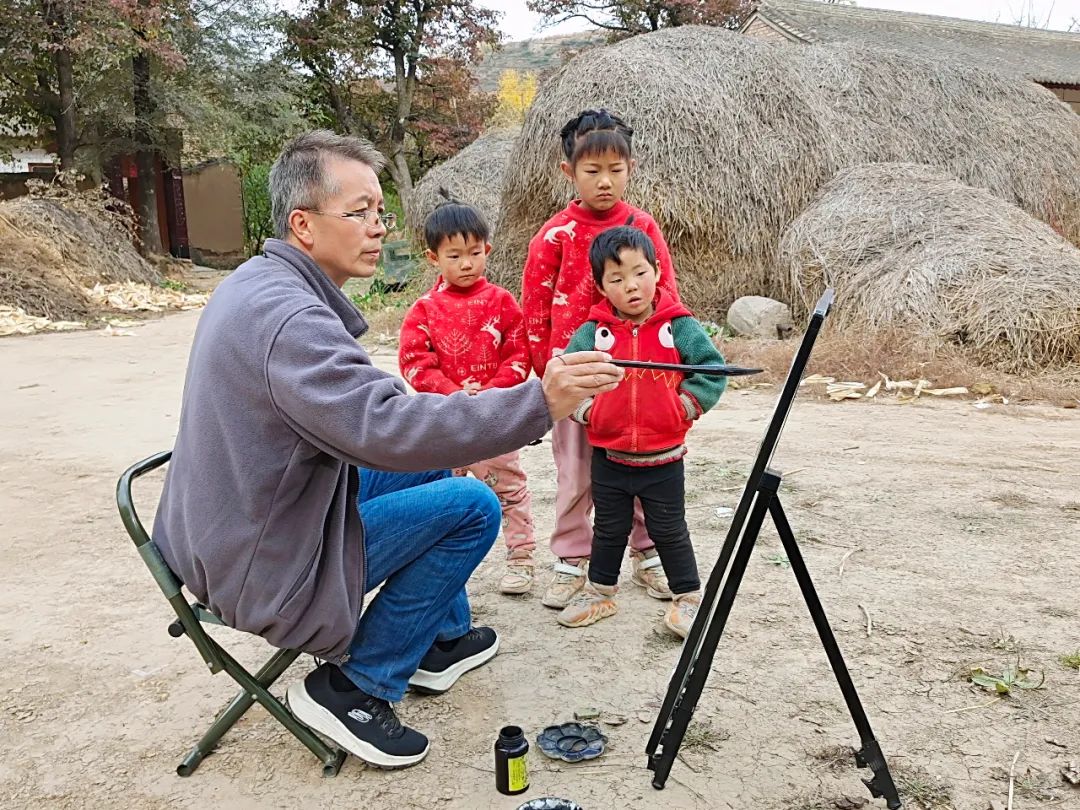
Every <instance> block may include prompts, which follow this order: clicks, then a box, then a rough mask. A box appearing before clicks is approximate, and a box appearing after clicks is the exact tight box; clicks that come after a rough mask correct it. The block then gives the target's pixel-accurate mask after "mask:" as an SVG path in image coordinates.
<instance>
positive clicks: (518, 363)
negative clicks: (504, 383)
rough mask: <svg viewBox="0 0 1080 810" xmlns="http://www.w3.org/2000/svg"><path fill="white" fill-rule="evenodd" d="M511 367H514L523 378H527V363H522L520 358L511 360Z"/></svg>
mask: <svg viewBox="0 0 1080 810" xmlns="http://www.w3.org/2000/svg"><path fill="white" fill-rule="evenodd" d="M510 368H512V369H513V370H514V371H515V372H517V373H518V374H520V375H521V379H525V376H526V371H525V364H524V363H522V362H521V361H520V360H514V361H513V362H511V363H510Z"/></svg>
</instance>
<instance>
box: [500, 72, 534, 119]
mask: <svg viewBox="0 0 1080 810" xmlns="http://www.w3.org/2000/svg"><path fill="white" fill-rule="evenodd" d="M495 95H496V97H497V98H498V106H497V107H496V109H495V116H494V118H493V119H492V123H493V124H495V125H497V126H511V125H520V124H522V123H523V122H524V121H525V113H527V112H528V111H529V107H531V106H532V103H533V99H534V98H535V97H536V74H535V73H533V72H532V71H526V72H525V73H519V72H518V71H516V70H504V71H503V72H502V74H501V75H500V76H499V89H498V90H497V91H496V94H495Z"/></svg>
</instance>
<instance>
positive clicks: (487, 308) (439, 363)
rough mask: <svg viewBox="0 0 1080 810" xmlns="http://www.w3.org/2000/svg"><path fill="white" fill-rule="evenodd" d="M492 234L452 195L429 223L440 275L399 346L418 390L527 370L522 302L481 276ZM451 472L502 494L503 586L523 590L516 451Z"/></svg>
mask: <svg viewBox="0 0 1080 810" xmlns="http://www.w3.org/2000/svg"><path fill="white" fill-rule="evenodd" d="M443 194H444V196H447V195H446V193H445V191H444V192H443ZM489 236H490V231H489V229H488V225H487V223H486V222H485V221H484V218H483V216H482V215H481V214H480V212H479V211H477V210H476V209H475V208H473V207H472V206H471V205H464V204H462V203H459V202H457V201H454V200H450V199H447V201H446V202H444V203H442V204H441V205H439V206H438V207H437V208H436V209H435V210H434V211H433V212H432V213H431V214H430V215H429V216H428V218H427V220H426V221H425V223H424V240H425V242H426V243H427V246H428V249H427V258H428V260H429V261H430V262H432V264H434V265H436V266H437V267H438V269H439V272H440V275H439V277H438V278H437V279H436V281H435V286H434V287H433V288H432V289H431V290H430V291H428V292H427V293H425V294H424V295H422V296H421V297H420V298H419V299H418V300H417V301H416V303H415V304H413V305H412V307H411V308H410V309H409V312H408V314H407V315H406V316H405V321H404V323H402V325H401V335H400V340H399V348H398V364H399V366H400V368H401V374H402V376H403V377H404V378H405V380H406V381H407V382H408V383H409V384H410V385H411V386H412V387H413V388H415V389H416V390H417V391H423V392H427V393H434V394H453V393H456V392H457V391H465V392H467V393H469V394H475V393H476V392H477V391H483V390H484V389H487V388H510V387H511V386H514V385H517V384H518V383H520V382H523V381H524V380H525V378H526V377H527V376H528V374H529V358H528V352H527V351H526V348H525V333H524V329H523V328H522V318H521V309H520V308H519V307H518V304H517V301H516V300H515V299H514V296H512V295H511V294H510V293H509V292H507V291H506V290H504V289H503V288H502V287H499V286H498V285H496V284H492V283H491V282H490V281H488V280H487V279H486V278H484V271H485V268H486V264H487V255H488V253H489V252H490V251H491V243H490V242H489V241H488V239H489ZM454 472H455V473H456V474H458V475H465V474H466V473H467V472H471V473H472V474H473V475H474V476H475V477H476V478H478V479H480V480H481V481H483V482H485V483H486V484H487V485H488V486H490V487H491V488H492V489H493V490H494V491H495V494H496V495H498V496H499V503H500V504H501V505H502V513H503V538H504V540H505V542H506V548H507V564H508V570H507V572H506V574H505V575H504V576H503V577H502V579H501V581H500V582H499V590H500V591H502V592H503V593H524V592H525V591H527V590H528V588H529V585H530V584H531V581H532V580H531V577H528V578H523V577H522V576H521V574H520V573H519V572H518V566H519V563H520V562H521V561H522V560H527V561H528V562H529V564H530V565H531V563H532V553H533V549H534V548H535V547H536V543H535V540H534V538H533V521H532V514H531V512H530V501H531V497H530V495H529V488H528V484H527V480H526V477H525V471H524V470H523V469H522V467H521V461H520V459H519V454H518V452H517V451H514V452H512V453H507V454H505V455H502V456H498V457H497V458H493V459H488V460H486V461H481V462H478V463H476V464H473V465H470V466H469V467H467V468H464V469H461V470H455V471H454Z"/></svg>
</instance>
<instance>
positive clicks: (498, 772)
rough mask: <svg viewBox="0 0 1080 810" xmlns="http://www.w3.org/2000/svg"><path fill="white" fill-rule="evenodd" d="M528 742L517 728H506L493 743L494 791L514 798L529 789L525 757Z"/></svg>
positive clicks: (527, 751)
mask: <svg viewBox="0 0 1080 810" xmlns="http://www.w3.org/2000/svg"><path fill="white" fill-rule="evenodd" d="M527 753H529V741H528V740H526V739H525V734H524V732H523V731H522V730H521V729H520V728H519V727H517V726H506V727H504V728H503V729H502V730H500V731H499V739H497V740H496V741H495V789H496V790H498V791H499V793H505V794H506V795H507V796H516V795H517V794H519V793H524V792H525V791H526V790H528V789H529V769H528V766H526V764H525V755H526V754H527Z"/></svg>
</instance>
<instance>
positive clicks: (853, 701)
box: [646, 289, 901, 810]
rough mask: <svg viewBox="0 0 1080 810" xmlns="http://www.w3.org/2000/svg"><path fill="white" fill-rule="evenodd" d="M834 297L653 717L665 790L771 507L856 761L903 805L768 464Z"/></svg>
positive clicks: (652, 765) (817, 320) (799, 362)
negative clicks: (843, 707)
mask: <svg viewBox="0 0 1080 810" xmlns="http://www.w3.org/2000/svg"><path fill="white" fill-rule="evenodd" d="M832 303H833V291H832V290H831V289H829V290H826V291H825V294H824V295H823V296H821V299H820V300H819V301H818V303H817V306H816V307H815V308H814V313H813V315H812V316H811V318H810V325H809V326H808V327H807V330H806V335H805V336H804V337H803V341H802V344H801V345H800V346H799V350H798V352H797V353H796V354H795V359H794V360H793V361H792V363H791V370H790V371H789V372H788V376H787V379H786V380H785V382H784V387H783V390H782V391H781V393H780V398H779V400H778V401H777V403H776V410H775V411H773V416H772V419H771V420H770V421H769V426H768V428H767V429H766V431H765V438H764V439H763V440H762V442H761V446H760V447H759V448H758V454H757V457H756V459H755V460H754V466H753V468H752V470H751V472H750V478H749V480H748V481H747V483H746V488H745V489H744V490H743V494H742V497H741V498H740V500H739V505H738V507H737V508H736V510H735V515H734V517H733V518H732V521H731V528H730V529H729V530H728V534H727V538H726V539H725V540H724V545H723V548H721V550H720V557H719V559H718V560H717V563H716V566H715V567H714V568H713V571H712V574H711V575H710V576H709V581H708V583H707V584H706V586H705V592H704V594H703V595H702V600H701V607H700V608H699V609H698V615H697V619H696V620H695V621H694V624H693V626H692V627H691V628H690V633H689V635H688V636H687V638H686V641H685V643H684V644H683V648H682V654H681V656H680V657H679V663H678V665H677V666H676V668H675V672H674V673H673V674H672V676H671V682H670V683H669V684H668V691H667V695H666V696H665V697H664V703H663V706H661V708H660V716H659V717H657V719H656V724H655V725H654V726H653V731H652V735H651V736H650V737H649V744H648V746H647V747H646V753H647V754H648V755H649V762H648V766H649V769H650V770H652V771H653V781H652V784H653V787H655V788H656V789H657V790H662V789H663V787H664V784H665V782H666V781H667V778H668V774H669V773H670V772H671V766H672V764H673V763H674V761H675V757H676V756H677V755H678V753H679V746H680V745H681V744H682V740H683V736H684V735H685V734H686V728H687V726H688V725H689V724H690V719H691V717H693V714H694V709H695V708H696V707H697V702H698V699H699V698H700V697H701V691H702V689H704V687H705V680H706V678H708V675H709V670H710V668H711V667H712V660H713V655H714V654H715V653H716V646H717V644H718V643H719V642H720V637H721V636H722V635H723V632H724V626H725V624H727V619H728V615H729V614H730V613H731V606H732V604H733V603H734V601H735V595H736V593H737V592H738V590H739V585H740V584H741V582H742V578H743V574H744V573H745V572H746V566H747V564H748V563H749V562H750V556H751V554H752V553H753V550H754V544H755V543H756V542H757V538H758V533H759V532H760V531H761V524H762V523H763V522H764V520H765V514H766V513H768V514H769V515H770V516H771V518H772V521H773V523H774V524H775V526H776V531H777V533H778V534H779V535H780V540H781V542H782V543H783V545H784V551H785V552H786V553H787V557H788V561H789V562H790V564H791V570H792V571H793V572H794V574H795V579H796V581H797V582H798V583H799V589H800V590H801V591H802V595H803V599H805V600H806V606H807V607H808V608H809V610H810V616H811V618H812V619H813V621H814V626H815V627H816V628H817V632H818V636H819V637H820V638H821V643H822V645H823V646H824V648H825V654H826V655H827V656H828V658H829V664H830V665H832V669H833V673H834V674H835V675H836V680H837V683H838V684H839V685H840V691H841V692H842V693H843V696H844V701H845V702H846V703H847V707H848V712H849V713H850V714H851V719H852V720H853V721H854V723H855V728H856V729H857V730H858V732H859V739H860V741H861V743H862V747H861V748H860V749H858V750H857V751H855V752H854V755H855V762H856V764H857V765H858V766H859V767H860V768H867V767H869V768H870V769H871V770H872V771H873V776H872V777H871V778H869V779H864V780H863V781H864V782H865V784H866V786H867V788H869V790H870V793H871V795H872V796H873V797H874V798H878V797H881V796H884V797H885V800H886V803H887V804H888V806H889V808H890V810H898V809H899V808H900V807H901V803H900V796H899V795H898V793H897V791H896V785H895V784H893V779H892V774H890V773H889V766H888V765H887V764H886V762H885V756H884V755H883V754H882V752H881V746H880V745H879V744H878V741H877V739H875V737H874V732H873V730H872V729H871V728H870V721H869V720H868V719H867V717H866V712H865V711H864V710H863V706H862V702H861V701H860V700H859V695H858V693H857V692H856V691H855V685H854V684H853V683H852V682H851V675H850V674H849V673H848V669H847V665H846V664H845V663H844V656H843V654H842V653H841V652H840V647H839V645H838V644H837V643H836V636H835V635H833V631H832V628H831V627H830V626H829V620H828V619H827V618H826V616H825V610H824V608H823V607H822V606H821V600H820V599H819V598H818V595H817V591H816V590H815V589H814V583H813V581H812V580H811V579H810V572H809V571H808V570H807V568H806V562H805V561H804V560H803V556H802V552H801V551H800V550H799V545H798V543H797V542H796V540H795V535H794V534H793V533H792V531H791V525H790V524H789V523H788V520H787V516H786V515H785V514H784V509H783V507H782V506H781V505H780V498H779V496H778V494H777V490H778V489H779V488H780V481H781V474H780V473H778V472H776V471H775V470H772V469H770V468H769V462H770V461H771V460H772V455H773V452H774V451H775V449H776V445H777V442H778V441H779V439H780V433H781V432H782V431H783V429H784V423H785V422H786V421H787V416H788V412H789V411H790V410H791V403H792V400H794V398H795V394H796V392H797V391H798V387H799V381H800V380H801V379H802V375H803V372H804V371H805V369H806V363H807V360H809V358H810V352H811V351H812V349H813V347H814V341H815V340H816V339H817V335H818V332H819V331H820V330H821V324H822V322H823V321H824V320H825V316H826V315H827V314H828V313H829V309H830V307H831V306H832Z"/></svg>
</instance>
